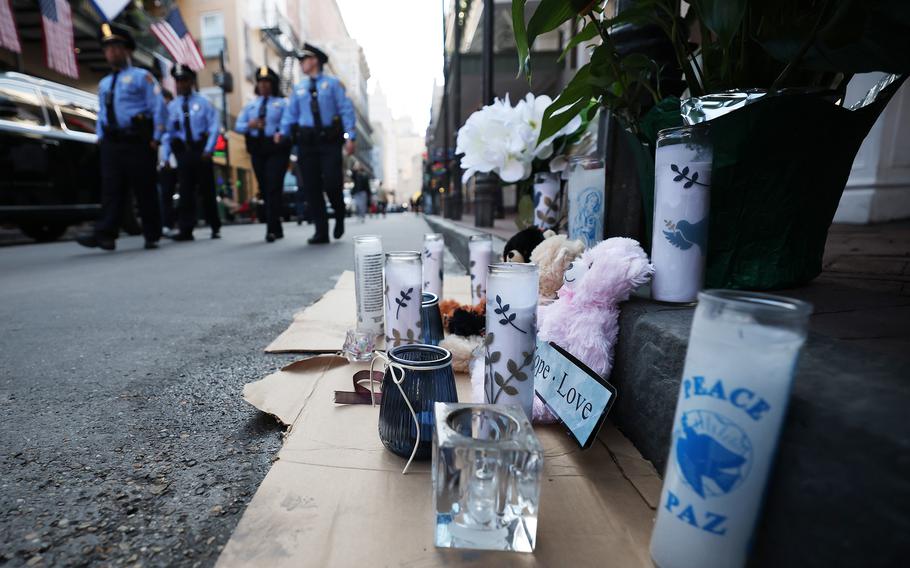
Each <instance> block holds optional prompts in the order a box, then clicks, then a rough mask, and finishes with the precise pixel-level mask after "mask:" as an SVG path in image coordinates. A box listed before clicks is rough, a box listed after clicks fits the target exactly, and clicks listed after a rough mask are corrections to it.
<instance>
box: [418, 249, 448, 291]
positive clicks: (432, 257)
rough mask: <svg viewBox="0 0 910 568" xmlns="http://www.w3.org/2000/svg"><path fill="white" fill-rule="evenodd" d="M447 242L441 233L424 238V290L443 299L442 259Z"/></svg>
mask: <svg viewBox="0 0 910 568" xmlns="http://www.w3.org/2000/svg"><path fill="white" fill-rule="evenodd" d="M444 254H445V241H444V240H443V238H442V235H441V234H439V233H427V234H426V235H424V237H423V290H424V292H429V293H431V294H436V296H438V297H439V299H440V300H441V299H442V257H443V255H444Z"/></svg>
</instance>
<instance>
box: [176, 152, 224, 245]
mask: <svg viewBox="0 0 910 568" xmlns="http://www.w3.org/2000/svg"><path fill="white" fill-rule="evenodd" d="M174 155H175V156H177V183H179V184H180V205H179V210H178V212H177V213H178V218H179V219H178V225H179V228H180V233H181V234H184V235H191V234H193V229H194V228H195V227H196V219H197V215H196V198H197V195H198V197H199V198H200V199H202V211H203V213H204V214H205V222H206V223H208V225H209V227H211V229H212V232H216V231H219V230H221V217H219V216H218V203H217V202H216V200H215V170H214V168H213V167H212V160H211V158H209V159H208V160H203V159H202V150H201V149H196V148H187V149H185V150H183V151H182V152H180V153H179V154H178V153H176V152H175V154H174Z"/></svg>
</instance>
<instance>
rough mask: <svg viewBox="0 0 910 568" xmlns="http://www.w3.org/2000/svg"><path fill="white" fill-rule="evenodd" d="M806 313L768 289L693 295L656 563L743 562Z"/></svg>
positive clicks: (670, 567) (713, 567) (655, 541)
mask: <svg viewBox="0 0 910 568" xmlns="http://www.w3.org/2000/svg"><path fill="white" fill-rule="evenodd" d="M690 171H691V170H690ZM811 312H812V306H811V305H810V304H807V303H805V302H801V301H798V300H791V299H789V298H783V297H779V296H770V295H767V294H757V293H748V292H738V291H732V290H711V291H708V292H702V293H700V294H699V295H698V307H697V308H696V309H695V317H694V319H693V320H692V333H691V334H690V336H689V348H688V351H687V352H686V362H685V366H684V368H683V378H682V382H681V383H680V388H679V399H678V401H677V403H676V415H675V416H674V418H673V439H672V443H671V446H670V456H669V458H668V459H667V469H666V472H665V474H664V485H663V489H662V491H661V499H660V507H659V508H658V510H657V521H656V523H655V525H654V533H653V535H652V538H651V557H652V558H653V559H654V562H655V564H657V566H659V567H660V568H676V567H679V568H683V567H688V566H699V567H703V568H722V567H728V566H729V567H735V566H743V565H744V564H745V562H746V555H747V552H748V549H749V541H750V539H751V535H752V530H753V528H754V526H755V521H756V519H757V518H758V512H759V508H760V506H761V500H762V494H763V492H764V489H765V484H766V482H767V478H768V472H769V471H770V469H771V464H772V463H773V461H774V452H775V448H776V446H777V438H778V435H779V434H780V429H781V424H782V423H783V420H784V415H785V413H786V410H787V401H788V399H789V395H790V386H791V384H792V382H793V372H794V370H795V368H796V361H797V357H798V355H799V351H800V348H801V347H802V345H803V343H804V342H805V340H806V330H807V326H808V319H809V315H810V313H811Z"/></svg>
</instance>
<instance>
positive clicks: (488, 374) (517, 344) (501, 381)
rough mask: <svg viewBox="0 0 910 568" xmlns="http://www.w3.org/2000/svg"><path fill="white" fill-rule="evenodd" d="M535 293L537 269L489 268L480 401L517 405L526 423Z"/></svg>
mask: <svg viewBox="0 0 910 568" xmlns="http://www.w3.org/2000/svg"><path fill="white" fill-rule="evenodd" d="M537 293H538V271H537V265H535V264H523V263H513V262H501V263H496V264H491V265H490V267H489V269H488V274H487V324H486V335H485V336H484V341H483V346H484V399H485V401H486V402H488V403H491V404H517V405H520V406H521V407H522V408H523V409H524V411H525V413H526V414H527V415H528V417H529V418H530V417H531V407H532V405H533V404H534V372H533V364H534V352H535V350H536V348H537Z"/></svg>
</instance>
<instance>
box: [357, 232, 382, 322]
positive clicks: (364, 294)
mask: <svg viewBox="0 0 910 568" xmlns="http://www.w3.org/2000/svg"><path fill="white" fill-rule="evenodd" d="M382 264H383V256H382V239H381V238H380V237H379V236H378V235H362V236H359V237H354V290H355V294H356V297H357V331H360V332H364V333H369V334H372V335H375V336H378V335H379V334H381V333H382V311H383V310H382V303H383V294H382Z"/></svg>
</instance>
